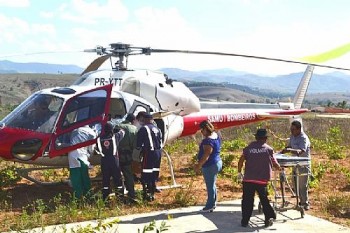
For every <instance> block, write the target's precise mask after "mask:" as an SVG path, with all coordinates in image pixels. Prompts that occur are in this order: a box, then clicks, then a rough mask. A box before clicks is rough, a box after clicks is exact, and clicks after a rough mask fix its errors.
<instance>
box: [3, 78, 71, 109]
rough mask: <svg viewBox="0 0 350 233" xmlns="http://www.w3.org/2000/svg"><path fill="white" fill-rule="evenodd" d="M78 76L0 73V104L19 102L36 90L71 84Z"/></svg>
mask: <svg viewBox="0 0 350 233" xmlns="http://www.w3.org/2000/svg"><path fill="white" fill-rule="evenodd" d="M77 77H78V75H73V74H0V104H1V105H7V104H9V105H13V104H19V103H21V102H22V101H23V100H24V99H26V98H27V97H28V96H29V95H31V94H32V93H33V92H35V91H38V90H40V89H44V88H48V87H55V86H69V85H70V84H71V83H73V81H74V80H75V79H77Z"/></svg>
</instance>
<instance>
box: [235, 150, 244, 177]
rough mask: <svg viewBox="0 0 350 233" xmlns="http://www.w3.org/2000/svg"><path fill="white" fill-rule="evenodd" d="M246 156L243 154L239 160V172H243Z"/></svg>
mask: <svg viewBox="0 0 350 233" xmlns="http://www.w3.org/2000/svg"><path fill="white" fill-rule="evenodd" d="M244 160H245V157H244V155H243V154H242V155H241V157H240V158H239V160H238V167H237V171H238V173H242V168H243V163H244Z"/></svg>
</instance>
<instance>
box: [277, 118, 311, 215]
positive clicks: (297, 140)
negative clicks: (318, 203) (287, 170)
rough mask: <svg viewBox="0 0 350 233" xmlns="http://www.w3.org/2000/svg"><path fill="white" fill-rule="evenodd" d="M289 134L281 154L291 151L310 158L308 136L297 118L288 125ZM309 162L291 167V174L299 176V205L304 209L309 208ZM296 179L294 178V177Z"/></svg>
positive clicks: (296, 154)
mask: <svg viewBox="0 0 350 233" xmlns="http://www.w3.org/2000/svg"><path fill="white" fill-rule="evenodd" d="M290 132H291V136H290V138H289V143H288V145H287V147H286V148H285V149H283V150H282V152H281V153H282V154H284V153H292V154H293V155H295V156H298V157H307V158H310V160H311V153H310V145H311V144H310V140H309V137H308V136H307V135H306V134H305V133H304V132H303V131H302V125H301V122H300V121H298V120H294V121H293V122H292V123H291V126H290ZM310 165H311V164H309V165H308V166H302V167H299V168H298V173H297V170H296V169H297V168H296V167H293V174H294V176H295V177H296V176H297V175H298V176H299V177H298V178H299V187H298V190H299V194H298V195H299V197H300V205H301V206H303V207H304V209H305V210H309V209H310V202H309V195H308V184H309V177H310V174H311V166H310ZM295 179H296V178H295ZM295 179H294V185H296V181H295Z"/></svg>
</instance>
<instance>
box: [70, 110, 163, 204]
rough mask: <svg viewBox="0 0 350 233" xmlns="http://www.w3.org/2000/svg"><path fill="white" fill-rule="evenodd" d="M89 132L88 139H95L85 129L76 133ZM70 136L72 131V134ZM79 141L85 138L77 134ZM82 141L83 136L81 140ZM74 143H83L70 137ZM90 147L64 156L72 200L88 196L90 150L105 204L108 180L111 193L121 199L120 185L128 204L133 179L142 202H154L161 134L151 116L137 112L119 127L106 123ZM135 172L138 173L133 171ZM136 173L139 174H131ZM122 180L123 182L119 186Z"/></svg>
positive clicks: (128, 115) (108, 188) (93, 135)
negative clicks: (138, 185)
mask: <svg viewBox="0 0 350 233" xmlns="http://www.w3.org/2000/svg"><path fill="white" fill-rule="evenodd" d="M85 128H86V129H90V131H89V135H90V139H91V138H96V137H97V135H96V134H95V133H94V132H93V130H92V129H91V128H89V126H86V127H80V128H79V130H80V129H85ZM73 132H74V131H73ZM78 135H79V137H82V135H87V133H86V134H84V133H83V134H78ZM83 137H84V139H85V141H86V138H87V137H86V136H83ZM71 140H72V144H73V143H74V142H73V141H74V140H79V141H80V142H82V141H84V140H81V139H79V138H78V137H76V136H74V135H73V133H72V139H71ZM96 141H97V143H96V145H93V146H88V147H83V148H79V149H77V150H74V151H71V152H69V153H68V159H69V166H70V180H71V183H72V187H73V191H74V195H75V197H76V198H82V197H84V196H88V195H89V191H90V189H91V183H90V178H89V172H88V168H89V166H90V163H89V159H88V158H89V156H90V154H91V153H92V150H93V151H94V152H95V153H97V154H99V155H100V156H101V172H102V197H103V200H107V199H108V196H109V195H110V193H111V192H112V189H111V185H110V180H111V178H112V180H113V186H114V189H115V193H116V195H117V196H119V197H123V196H124V183H125V188H126V190H127V196H128V199H127V200H128V201H129V203H134V202H136V201H137V200H136V194H135V187H134V186H135V179H134V178H135V177H138V176H140V177H138V178H139V179H140V181H141V183H142V186H143V198H144V199H145V200H147V201H152V200H154V193H155V192H160V190H159V189H157V187H156V181H157V180H158V178H159V170H160V161H161V150H162V133H161V131H160V129H159V128H158V127H157V125H156V124H155V122H154V120H153V117H152V115H151V114H149V113H147V112H139V113H138V115H137V116H136V117H135V116H134V115H133V114H127V116H126V118H125V120H124V121H123V122H122V123H117V124H114V123H112V122H111V121H108V122H107V123H106V124H105V125H104V127H103V133H102V134H101V135H100V136H99V137H97V140H96ZM135 168H139V169H135ZM134 170H135V171H136V172H137V170H139V173H140V174H134V173H135V172H134ZM123 180H124V182H123Z"/></svg>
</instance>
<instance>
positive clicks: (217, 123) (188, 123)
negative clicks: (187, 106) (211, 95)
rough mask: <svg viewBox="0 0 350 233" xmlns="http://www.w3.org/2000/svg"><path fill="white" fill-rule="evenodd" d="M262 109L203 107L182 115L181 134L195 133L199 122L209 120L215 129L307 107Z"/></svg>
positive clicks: (291, 112) (302, 111)
mask: <svg viewBox="0 0 350 233" xmlns="http://www.w3.org/2000/svg"><path fill="white" fill-rule="evenodd" d="M266 110H267V109H265V110H262V109H254V110H252V109H249V110H248V109H204V110H202V111H200V112H197V113H193V114H189V115H186V116H184V117H183V121H184V130H183V132H182V134H181V137H183V136H189V135H193V134H195V133H196V132H197V131H198V130H199V124H200V122H202V121H204V120H209V121H210V122H211V123H213V125H214V127H215V129H224V128H228V127H232V126H239V125H245V124H249V123H254V122H258V121H264V120H269V119H273V118H275V117H269V116H264V117H261V116H259V113H260V114H261V115H264V114H265V115H266V114H271V115H291V116H293V115H299V114H301V113H304V112H306V111H307V109H296V110H280V109H277V110H273V111H271V109H269V110H268V111H266Z"/></svg>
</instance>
